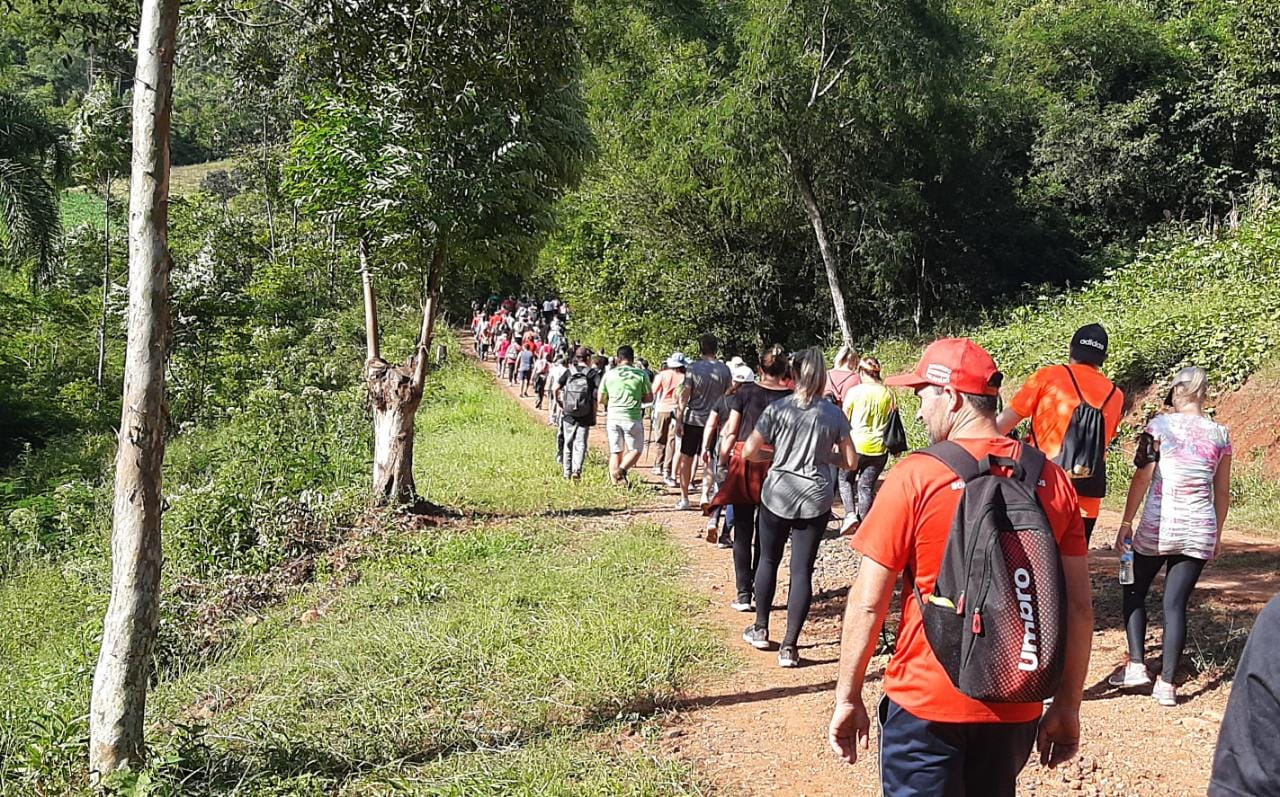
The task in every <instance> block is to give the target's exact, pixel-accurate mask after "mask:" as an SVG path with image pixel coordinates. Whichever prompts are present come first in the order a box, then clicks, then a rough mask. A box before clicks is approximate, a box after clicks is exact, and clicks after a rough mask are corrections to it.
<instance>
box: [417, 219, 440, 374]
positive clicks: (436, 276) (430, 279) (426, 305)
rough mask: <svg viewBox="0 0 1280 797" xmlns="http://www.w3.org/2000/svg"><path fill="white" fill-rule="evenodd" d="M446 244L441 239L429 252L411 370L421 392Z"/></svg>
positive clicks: (433, 329) (433, 330) (434, 320)
mask: <svg viewBox="0 0 1280 797" xmlns="http://www.w3.org/2000/svg"><path fill="white" fill-rule="evenodd" d="M445 247H446V244H445V242H444V241H443V240H441V241H438V242H437V243H436V248H435V251H434V252H432V254H431V270H430V271H429V272H428V273H427V291H426V296H425V297H424V298H423V302H422V330H421V331H420V332H419V333H418V352H417V355H416V356H417V363H416V367H415V368H414V370H413V384H414V386H415V387H416V388H417V389H418V392H419V393H421V392H422V386H423V384H424V383H425V382H426V380H427V352H429V351H431V339H432V337H434V336H435V332H436V316H437V315H439V313H440V280H441V279H442V278H443V277H444V255H445Z"/></svg>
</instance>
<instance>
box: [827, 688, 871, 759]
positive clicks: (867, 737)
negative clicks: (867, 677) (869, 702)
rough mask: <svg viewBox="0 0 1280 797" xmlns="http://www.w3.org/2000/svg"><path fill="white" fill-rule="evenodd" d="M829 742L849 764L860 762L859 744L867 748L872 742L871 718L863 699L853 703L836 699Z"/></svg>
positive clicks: (828, 734) (837, 753)
mask: <svg viewBox="0 0 1280 797" xmlns="http://www.w3.org/2000/svg"><path fill="white" fill-rule="evenodd" d="M827 743H828V744H830V745H831V749H832V750H834V751H835V753H836V755H838V756H840V758H841V760H843V761H844V762H845V763H847V764H856V763H857V762H858V744H859V743H861V745H862V749H863V750H866V749H868V748H869V747H870V744H871V718H870V717H868V716H867V707H866V706H864V705H862V700H860V699H859V700H858V701H856V702H853V703H846V702H844V701H836V710H835V713H833V714H832V715H831V725H830V726H828V728H827Z"/></svg>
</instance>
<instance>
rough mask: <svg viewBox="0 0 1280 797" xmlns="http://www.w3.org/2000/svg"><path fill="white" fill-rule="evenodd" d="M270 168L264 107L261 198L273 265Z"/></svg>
mask: <svg viewBox="0 0 1280 797" xmlns="http://www.w3.org/2000/svg"><path fill="white" fill-rule="evenodd" d="M270 167H271V159H270V158H269V157H268V156H267V108H266V106H265V105H264V106H263V108H262V188H263V191H262V198H263V200H264V201H265V202H266V204H267V240H268V242H269V244H270V246H271V262H272V263H274V262H276V212H275V203H274V202H272V195H274V194H275V186H274V185H273V184H272V181H271V178H270V177H268V176H267V169H269V168H270Z"/></svg>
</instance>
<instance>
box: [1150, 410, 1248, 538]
mask: <svg viewBox="0 0 1280 797" xmlns="http://www.w3.org/2000/svg"><path fill="white" fill-rule="evenodd" d="M1147 433H1148V434H1150V435H1151V436H1152V437H1154V438H1155V439H1156V440H1157V441H1159V443H1160V461H1159V462H1158V463H1156V472H1155V478H1153V479H1152V480H1151V491H1150V492H1149V493H1148V494H1147V504H1146V506H1145V507H1144V508H1143V510H1142V520H1141V521H1140V522H1139V523H1138V528H1137V529H1136V530H1135V531H1134V534H1133V550H1135V551H1137V552H1138V553H1140V554H1143V555H1145V556H1172V555H1176V554H1182V555H1184V556H1193V557H1195V558H1197V559H1206V560H1207V559H1212V558H1213V549H1214V548H1215V547H1217V544H1218V516H1217V513H1216V511H1215V509H1214V505H1213V477H1214V474H1216V473H1217V472H1218V463H1219V462H1221V461H1222V458H1223V457H1224V456H1226V455H1228V454H1230V453H1231V435H1230V434H1229V433H1228V432H1227V427H1225V426H1223V425H1222V424H1219V423H1215V422H1214V421H1211V420H1210V419H1208V418H1205V417H1203V416H1200V415H1188V414H1186V413H1181V412H1170V413H1166V414H1164V415H1157V416H1156V417H1155V418H1152V419H1151V423H1149V424H1148V425H1147Z"/></svg>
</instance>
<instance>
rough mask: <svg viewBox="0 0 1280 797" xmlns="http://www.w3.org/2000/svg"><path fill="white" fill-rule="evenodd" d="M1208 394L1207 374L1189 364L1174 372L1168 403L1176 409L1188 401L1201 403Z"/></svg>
mask: <svg viewBox="0 0 1280 797" xmlns="http://www.w3.org/2000/svg"><path fill="white" fill-rule="evenodd" d="M1208 395H1209V375H1208V374H1207V373H1205V370H1204V369H1203V368H1201V367H1199V366H1196V365H1189V366H1187V367H1186V368H1183V369H1181V370H1179V371H1178V373H1176V374H1174V377H1173V386H1172V387H1170V388H1169V394H1168V397H1167V399H1168V402H1169V405H1170V406H1172V407H1173V408H1175V409H1177V408H1178V407H1180V406H1183V405H1185V404H1188V403H1192V404H1199V405H1203V404H1204V400H1205V398H1206V397H1207V396H1208Z"/></svg>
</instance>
